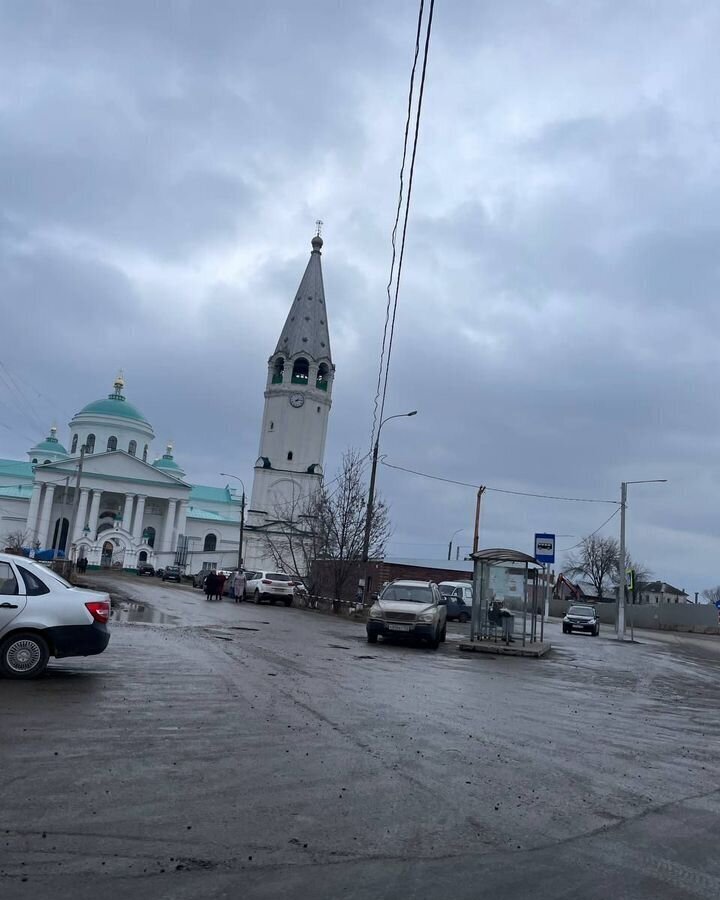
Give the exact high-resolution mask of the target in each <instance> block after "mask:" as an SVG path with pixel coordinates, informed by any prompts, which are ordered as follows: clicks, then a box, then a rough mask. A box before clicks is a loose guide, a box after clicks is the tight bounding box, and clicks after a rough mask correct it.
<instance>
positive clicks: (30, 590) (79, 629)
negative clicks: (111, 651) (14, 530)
mask: <svg viewBox="0 0 720 900" xmlns="http://www.w3.org/2000/svg"><path fill="white" fill-rule="evenodd" d="M109 618H110V597H109V596H108V595H107V594H104V593H102V592H98V591H85V590H81V589H80V588H76V587H73V586H72V585H71V584H70V583H69V582H68V581H65V579H64V578H61V577H60V576H59V575H56V574H55V572H53V571H51V570H50V569H48V568H46V567H45V566H41V565H40V564H39V563H36V562H33V560H31V559H27V558H26V557H24V556H15V555H14V554H10V553H0V674H2V675H4V676H5V677H6V678H34V677H36V676H37V675H40V674H41V673H42V672H44V671H45V668H46V667H47V664H48V659H49V658H50V657H51V656H54V657H56V658H60V657H63V656H93V655H94V654H96V653H102V652H103V650H104V649H105V648H106V647H107V645H108V641H109V640H110V632H109V631H108V619H109Z"/></svg>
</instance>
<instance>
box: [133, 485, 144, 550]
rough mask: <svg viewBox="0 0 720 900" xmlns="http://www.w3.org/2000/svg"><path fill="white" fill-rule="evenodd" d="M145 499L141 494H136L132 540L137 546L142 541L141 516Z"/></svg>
mask: <svg viewBox="0 0 720 900" xmlns="http://www.w3.org/2000/svg"><path fill="white" fill-rule="evenodd" d="M146 499H147V498H146V497H144V496H143V495H142V494H138V498H137V506H136V508H135V521H134V522H133V530H132V533H133V539H134V540H135V543H137V544H139V543H140V542H141V541H142V533H143V516H144V515H145V500H146Z"/></svg>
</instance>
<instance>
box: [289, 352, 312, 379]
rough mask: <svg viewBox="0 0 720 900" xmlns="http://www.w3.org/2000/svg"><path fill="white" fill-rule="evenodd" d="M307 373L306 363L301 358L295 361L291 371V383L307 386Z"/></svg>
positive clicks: (308, 368)
mask: <svg viewBox="0 0 720 900" xmlns="http://www.w3.org/2000/svg"><path fill="white" fill-rule="evenodd" d="M309 372H310V366H309V365H308V361H307V360H306V359H303V358H302V357H300V359H296V360H295V364H294V366H293V370H292V383H293V384H307V383H308V374H309Z"/></svg>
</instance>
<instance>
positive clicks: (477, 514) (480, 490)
mask: <svg viewBox="0 0 720 900" xmlns="http://www.w3.org/2000/svg"><path fill="white" fill-rule="evenodd" d="M484 493H485V487H484V486H483V485H480V487H479V488H478V492H477V503H476V505H475V535H474V537H473V553H477V551H478V543H479V540H480V503H481V502H482V495H483V494H484Z"/></svg>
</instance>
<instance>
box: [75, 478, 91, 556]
mask: <svg viewBox="0 0 720 900" xmlns="http://www.w3.org/2000/svg"><path fill="white" fill-rule="evenodd" d="M89 495H90V488H80V502H79V503H78V511H77V518H76V519H75V534H74V535H73V536H72V538H71V543H73V544H76V543H77V542H78V541H79V540H80V538H81V537H82V536H83V528H84V527H85V522H86V516H87V507H88V496H89Z"/></svg>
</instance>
